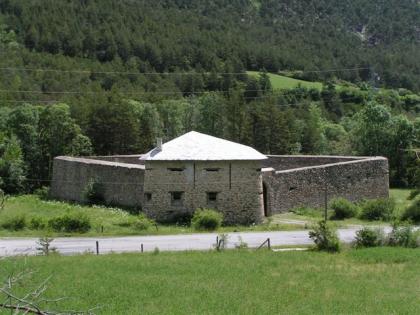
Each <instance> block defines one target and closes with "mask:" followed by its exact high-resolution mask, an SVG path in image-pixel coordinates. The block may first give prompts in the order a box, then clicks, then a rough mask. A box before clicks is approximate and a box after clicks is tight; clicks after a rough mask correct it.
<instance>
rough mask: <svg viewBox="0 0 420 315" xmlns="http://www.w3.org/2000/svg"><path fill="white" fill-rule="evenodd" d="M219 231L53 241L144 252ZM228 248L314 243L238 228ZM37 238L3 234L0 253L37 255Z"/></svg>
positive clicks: (344, 236) (199, 245)
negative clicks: (4, 236)
mask: <svg viewBox="0 0 420 315" xmlns="http://www.w3.org/2000/svg"><path fill="white" fill-rule="evenodd" d="M358 229H359V228H348V229H340V230H338V234H339V237H340V239H341V241H342V242H345V243H349V242H351V241H353V240H354V236H355V233H356V231H357V230H358ZM217 235H218V234H217V233H206V234H203V233H200V234H183V235H159V236H129V237H108V238H100V237H96V238H94V237H67V238H56V239H54V241H53V242H52V245H51V246H53V247H55V248H56V249H57V250H58V251H59V252H60V253H61V254H63V255H73V254H80V253H85V252H96V241H98V242H99V253H100V254H106V253H110V252H116V253H122V252H139V251H141V244H143V250H144V251H145V252H148V251H153V250H155V248H158V249H159V250H160V251H185V250H209V249H212V248H214V244H215V243H216V237H217ZM228 235H229V236H228V242H227V247H228V248H234V247H235V245H237V244H239V243H240V241H241V240H242V241H243V242H246V243H247V244H248V246H249V247H258V246H259V245H260V244H261V243H263V242H264V241H265V240H266V239H267V238H270V241H271V245H272V246H279V245H306V244H312V241H311V240H310V239H309V236H308V231H280V232H238V233H229V234H228ZM37 240H38V239H37V238H0V256H16V255H35V254H36V253H37V249H36V248H37V244H36V242H37Z"/></svg>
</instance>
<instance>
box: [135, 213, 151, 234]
mask: <svg viewBox="0 0 420 315" xmlns="http://www.w3.org/2000/svg"><path fill="white" fill-rule="evenodd" d="M154 224H155V222H154V221H153V220H150V219H149V218H147V217H146V216H145V215H144V214H139V215H138V216H137V218H136V219H135V220H134V222H133V223H132V226H133V227H134V229H136V230H138V231H145V230H148V229H149V228H150V227H151V226H152V225H154Z"/></svg>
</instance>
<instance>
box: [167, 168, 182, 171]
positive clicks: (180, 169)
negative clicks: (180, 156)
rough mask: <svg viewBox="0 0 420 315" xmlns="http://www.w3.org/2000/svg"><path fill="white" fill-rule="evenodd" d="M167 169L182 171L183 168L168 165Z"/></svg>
mask: <svg viewBox="0 0 420 315" xmlns="http://www.w3.org/2000/svg"><path fill="white" fill-rule="evenodd" d="M168 171H171V172H183V171H184V169H183V168H182V167H168Z"/></svg>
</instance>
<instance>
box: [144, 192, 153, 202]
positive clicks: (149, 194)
mask: <svg viewBox="0 0 420 315" xmlns="http://www.w3.org/2000/svg"><path fill="white" fill-rule="evenodd" d="M144 199H145V200H146V201H152V194H151V193H145V194H144Z"/></svg>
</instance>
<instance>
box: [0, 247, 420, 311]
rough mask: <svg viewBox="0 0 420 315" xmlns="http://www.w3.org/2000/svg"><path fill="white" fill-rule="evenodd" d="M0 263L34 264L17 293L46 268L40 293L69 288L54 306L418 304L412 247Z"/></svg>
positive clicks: (419, 257)
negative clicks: (43, 285) (48, 278)
mask: <svg viewBox="0 0 420 315" xmlns="http://www.w3.org/2000/svg"><path fill="white" fill-rule="evenodd" d="M1 264H2V267H3V268H1V269H0V279H1V280H2V279H4V277H5V276H6V274H9V273H10V272H12V270H14V271H15V272H17V271H21V270H24V269H28V270H32V271H33V274H32V276H31V277H30V278H29V279H28V280H27V281H25V283H24V285H23V286H19V287H17V291H16V293H18V294H23V292H25V290H26V289H27V288H28V287H32V288H34V287H35V286H36V285H37V284H39V283H40V282H41V281H43V280H44V279H46V278H47V277H49V276H51V279H50V281H49V283H48V289H47V291H46V297H47V298H50V299H53V298H59V297H67V298H66V299H64V300H62V301H60V302H58V303H57V304H52V307H50V309H51V308H52V309H59V310H68V309H72V310H86V309H89V308H92V307H95V306H99V307H100V308H98V309H97V310H96V311H95V313H96V314H113V315H115V314H124V315H125V314H311V315H312V314H418V310H419V305H420V286H419V283H420V251H419V250H416V249H402V248H386V247H384V248H373V249H363V250H362V249H361V250H346V251H344V252H342V253H340V254H326V253H318V252H311V251H309V252H270V251H267V250H260V251H255V250H253V251H248V250H231V251H224V252H215V251H212V252H182V253H169V252H166V253H157V254H156V253H155V254H151V253H150V254H121V255H117V254H113V255H105V256H94V255H81V256H67V257H64V256H49V257H45V256H44V257H40V256H39V257H27V258H17V259H13V260H6V261H2V263H1ZM1 298H2V295H1V294H0V299H1ZM0 313H1V311H0ZM2 314H9V313H8V312H3V313H2Z"/></svg>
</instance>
